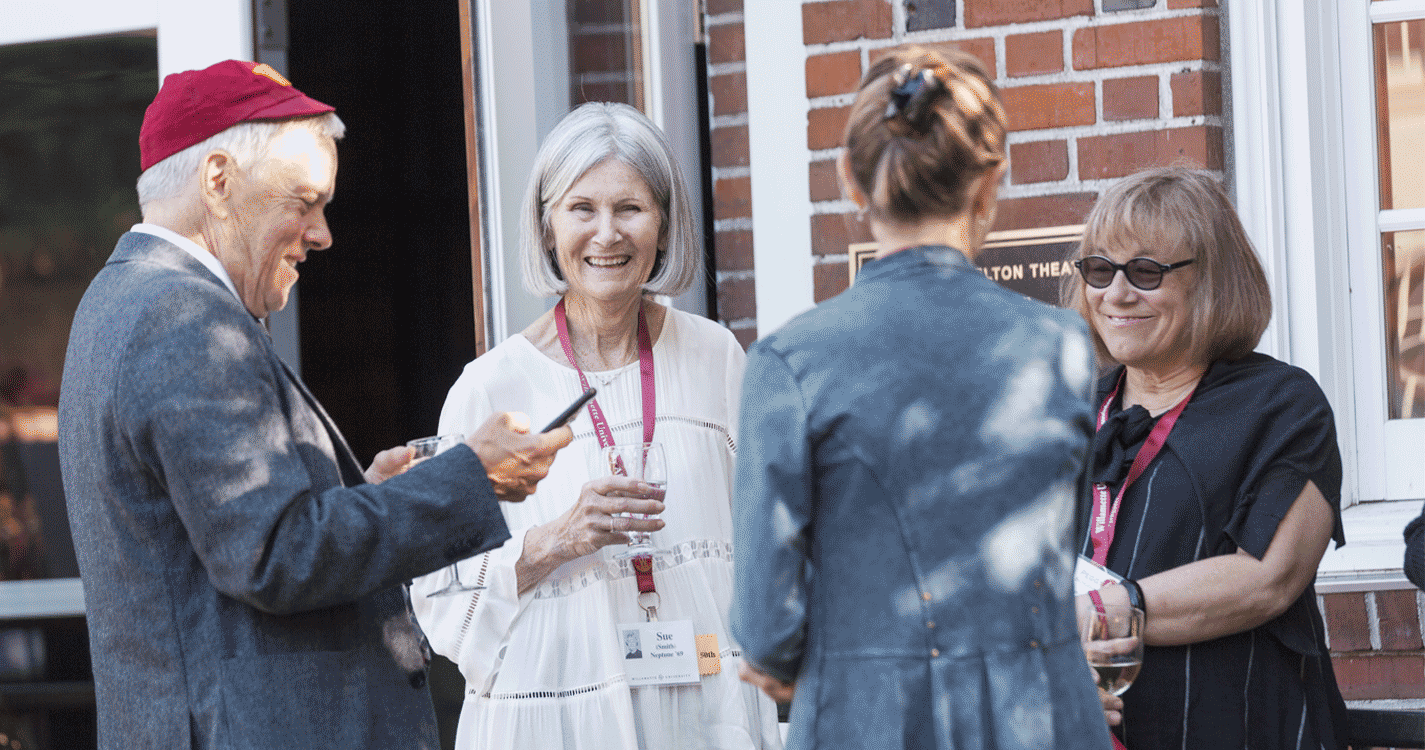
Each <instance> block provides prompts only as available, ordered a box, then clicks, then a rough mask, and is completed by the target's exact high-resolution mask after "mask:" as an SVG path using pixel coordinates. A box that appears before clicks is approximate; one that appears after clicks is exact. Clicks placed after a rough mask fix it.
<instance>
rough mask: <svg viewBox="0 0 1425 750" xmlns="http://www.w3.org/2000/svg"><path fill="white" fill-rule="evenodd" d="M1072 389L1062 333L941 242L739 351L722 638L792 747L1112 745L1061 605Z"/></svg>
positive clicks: (1079, 352) (1072, 318) (1083, 447)
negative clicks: (770, 693) (779, 715)
mask: <svg viewBox="0 0 1425 750" xmlns="http://www.w3.org/2000/svg"><path fill="white" fill-rule="evenodd" d="M1092 371H1093V366H1092V355H1091V350H1090V344H1089V338H1088V336H1087V333H1086V331H1085V328H1084V325H1083V323H1082V321H1081V320H1080V319H1079V317H1078V316H1077V315H1074V314H1073V313H1071V312H1068V311H1064V310H1056V309H1053V308H1051V307H1048V306H1046V305H1043V304H1041V303H1038V302H1035V301H1032V300H1028V299H1026V298H1023V297H1021V296H1020V295H1017V294H1015V293H1013V292H1010V291H1008V290H1006V289H1004V288H1002V287H1000V286H998V285H997V284H995V283H993V282H991V281H990V280H988V279H987V278H985V276H984V274H982V273H981V272H979V271H978V270H977V269H976V268H975V267H974V266H973V265H971V264H970V262H969V261H967V260H966V259H965V256H963V255H961V254H960V253H959V252H958V251H956V250H953V249H950V248H946V247H919V248H911V249H908V250H903V251H900V252H897V253H894V254H892V255H889V256H887V257H885V258H882V259H879V260H876V261H873V262H871V263H870V264H868V265H867V266H866V267H865V268H864V269H863V270H862V271H861V273H860V275H859V277H858V278H857V279H856V283H855V285H854V286H853V287H852V288H851V289H849V290H847V291H846V292H845V293H843V294H841V295H840V296H838V297H836V298H834V299H832V300H829V301H827V302H825V303H823V304H822V305H820V306H819V307H817V308H815V309H813V310H811V311H808V312H806V313H804V314H802V315H801V316H799V317H797V318H795V319H794V320H792V321H791V322H790V323H788V324H787V325H786V326H785V327H783V328H782V329H780V330H778V331H777V332H776V333H774V334H772V335H770V336H768V337H766V338H764V339H762V340H760V341H758V342H757V343H756V344H755V345H754V346H753V347H752V349H751V351H750V352H749V356H748V366H747V371H746V376H745V379H744V382H743V391H742V394H743V402H742V416H741V428H740V437H739V452H738V466H737V476H736V490H735V495H734V528H735V535H734V550H735V552H734V554H735V561H736V566H735V573H734V576H735V584H734V585H735V593H734V604H733V613H732V628H733V632H734V634H735V635H736V636H737V638H738V640H739V642H740V643H741V645H742V647H743V653H744V655H745V657H746V658H748V659H749V660H750V661H751V662H752V663H754V664H757V665H759V666H760V667H761V668H762V669H764V670H765V671H767V672H768V673H770V674H772V675H774V676H776V677H778V678H780V679H783V680H787V681H793V680H795V681H796V683H797V688H796V697H795V699H794V701H793V704H792V713H791V724H792V726H791V731H790V736H789V743H790V744H789V747H791V748H809V747H818V748H823V747H826V748H830V747H838V748H839V747H845V748H902V747H904V748H976V749H977V750H978V749H980V748H999V749H1000V750H1008V749H1010V748H1015V749H1018V748H1025V749H1026V750H1027V749H1028V748H1058V749H1060V750H1063V749H1064V748H1098V749H1101V748H1107V747H1109V738H1108V733H1107V728H1106V725H1105V723H1104V718H1103V713H1102V710H1101V707H1100V705H1099V701H1098V699H1097V694H1096V691H1095V690H1094V687H1093V678H1092V675H1091V673H1090V670H1089V668H1088V666H1087V664H1086V661H1085V659H1084V654H1083V651H1082V649H1081V647H1080V645H1079V640H1078V635H1077V629H1076V627H1075V623H1074V615H1073V613H1074V604H1073V596H1072V594H1073V590H1072V589H1073V584H1072V576H1073V563H1074V559H1075V557H1074V551H1073V544H1072V542H1071V536H1072V533H1073V525H1074V519H1075V503H1076V498H1077V497H1078V493H1076V491H1075V490H1076V487H1077V486H1078V482H1079V481H1080V476H1081V467H1082V464H1083V460H1084V457H1085V454H1086V451H1087V446H1088V443H1089V439H1090V435H1091V433H1092V429H1093V425H1092V413H1091V409H1090V407H1089V405H1088V401H1087V397H1088V394H1089V392H1090V391H1089V389H1090V387H1091V381H1092Z"/></svg>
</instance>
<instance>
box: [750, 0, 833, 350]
mask: <svg viewBox="0 0 1425 750" xmlns="http://www.w3.org/2000/svg"><path fill="white" fill-rule="evenodd" d="M743 13H744V16H745V23H744V26H743V28H744V29H745V34H746V36H745V45H746V50H747V123H748V127H747V131H748V139H749V152H750V156H751V162H752V165H753V167H754V169H753V170H752V238H753V240H752V258H753V263H755V264H756V268H757V333H758V335H762V336H765V335H767V334H768V333H771V332H772V331H775V330H776V329H777V328H779V327H781V325H782V324H783V323H786V322H787V321H788V320H789V319H791V318H792V317H793V316H795V315H796V314H797V313H800V312H802V311H804V310H807V309H810V308H811V307H812V306H813V305H814V304H815V301H814V294H813V289H812V265H813V258H812V252H811V220H810V217H811V214H812V210H811V181H810V177H809V176H808V173H807V169H808V166H809V164H810V162H811V152H810V151H809V150H808V149H807V111H808V110H809V109H810V104H809V102H808V100H807V93H806V92H807V87H806V58H807V51H806V46H805V45H803V44H802V8H801V4H800V3H761V2H759V3H748V4H747V5H746V6H744V10H743Z"/></svg>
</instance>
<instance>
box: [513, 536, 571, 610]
mask: <svg viewBox="0 0 1425 750" xmlns="http://www.w3.org/2000/svg"><path fill="white" fill-rule="evenodd" d="M555 537H556V535H555V534H554V533H553V532H551V531H550V529H549V524H546V525H544V526H535V527H533V528H531V529H530V530H529V531H526V532H525V535H524V549H523V550H522V551H521V552H520V557H519V559H518V560H516V561H515V581H516V582H518V584H519V593H520V595H521V596H523V595H524V594H525V592H527V591H529V590H530V589H532V588H534V587H535V586H537V585H539V582H540V581H543V580H544V579H545V577H546V576H548V575H549V574H550V573H553V572H554V570H555V569H556V568H558V567H559V566H560V565H563V564H564V563H565V562H566V561H565V560H564V559H562V558H561V557H560V555H559V554H558V547H559V545H558V544H557V543H556V542H557V540H556V538H555Z"/></svg>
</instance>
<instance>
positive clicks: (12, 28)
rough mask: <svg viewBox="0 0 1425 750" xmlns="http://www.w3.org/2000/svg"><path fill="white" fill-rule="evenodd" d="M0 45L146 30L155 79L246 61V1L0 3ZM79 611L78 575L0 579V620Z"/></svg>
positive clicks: (248, 28) (81, 602)
mask: <svg viewBox="0 0 1425 750" xmlns="http://www.w3.org/2000/svg"><path fill="white" fill-rule="evenodd" d="M0 18H3V19H5V20H4V23H0V45H12V44H31V43H34V42H48V41H57V40H61V39H76V38H80V37H93V36H108V35H112V34H128V33H136V32H137V33H144V32H152V33H155V35H156V40H157V43H158V74H159V80H160V81H161V80H162V78H163V76H165V75H168V74H169V73H175V72H178V71H180V70H189V69H192V68H202V67H207V66H208V65H211V64H213V63H215V62H218V61H219V60H224V59H228V58H237V59H252V0H58V2H54V3H36V2H33V1H32V0H0ZM82 614H84V590H83V588H82V586H81V585H80V581H79V579H78V578H56V579H43V580H38V581H3V582H0V621H3V620H6V619H12V618H31V617H65V616H72V615H82Z"/></svg>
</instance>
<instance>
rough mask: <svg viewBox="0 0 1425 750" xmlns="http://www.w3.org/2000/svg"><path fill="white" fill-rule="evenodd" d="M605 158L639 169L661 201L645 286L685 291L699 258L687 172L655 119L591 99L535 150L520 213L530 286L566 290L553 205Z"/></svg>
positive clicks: (652, 290)
mask: <svg viewBox="0 0 1425 750" xmlns="http://www.w3.org/2000/svg"><path fill="white" fill-rule="evenodd" d="M605 159H618V160H619V161H621V162H623V163H624V164H626V165H628V166H629V167H631V168H632V169H633V170H634V171H635V172H637V173H638V174H639V175H640V176H641V177H642V178H643V181H644V182H645V183H647V185H648V189H649V192H651V193H653V198H654V201H655V202H656V203H657V204H658V211H659V219H660V223H659V234H658V246H659V248H661V251H660V252H659V257H658V259H657V260H656V261H655V263H654V267H653V274H652V276H651V277H650V278H649V279H648V281H647V282H646V283H644V284H643V285H642V288H643V290H644V292H646V293H648V294H667V295H678V294H682V293H683V292H685V291H687V290H688V288H689V287H691V286H692V285H693V282H694V281H696V280H697V278H698V272H699V270H700V268H701V260H702V253H701V252H700V251H699V248H698V242H697V239H696V235H695V234H694V232H693V217H692V211H691V206H690V205H689V202H688V201H689V198H688V190H687V188H686V187H685V186H684V183H683V175H682V172H681V171H680V170H679V169H678V162H677V161H676V160H675V159H674V158H673V151H672V149H671V148H669V147H668V141H667V139H665V138H664V137H663V133H662V132H660V131H659V130H658V127H657V126H655V125H654V124H653V123H652V122H650V121H649V120H648V118H647V117H644V116H643V113H641V112H639V111H638V110H636V109H634V108H633V107H630V106H628V105H627V104H619V103H615V102H589V103H587V104H582V105H580V106H578V107H576V108H575V109H574V110H572V111H570V112H569V114H567V115H565V116H564V118H563V119H562V120H560V121H559V124H558V125H555V126H554V130H553V131H551V132H550V133H549V136H548V137H547V138H545V139H544V144H543V145H542V146H540V148H539V153H538V154H537V155H536V156H535V158H534V169H533V170H532V171H531V172H530V176H529V185H528V186H527V187H526V188H525V195H524V203H523V204H522V205H521V207H520V220H519V224H520V239H519V243H520V244H519V247H520V267H521V271H522V275H523V278H524V285H525V288H526V289H528V290H529V291H530V293H531V294H534V295H536V296H540V297H548V296H554V295H562V294H564V293H565V292H567V291H568V290H569V284H568V283H567V282H566V281H565V280H564V276H563V274H561V273H560V272H559V265H558V263H557V262H556V261H555V258H554V234H553V232H552V231H551V230H550V226H549V210H550V208H551V207H553V206H554V205H555V204H556V203H557V202H558V201H559V199H560V198H562V197H564V194H565V193H567V192H569V189H570V188H571V187H573V186H574V183H576V182H578V181H579V178H580V177H583V176H584V173H585V172H588V171H589V170H590V169H591V168H593V167H594V166H596V165H598V164H599V163H600V162H603V161H604V160H605Z"/></svg>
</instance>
